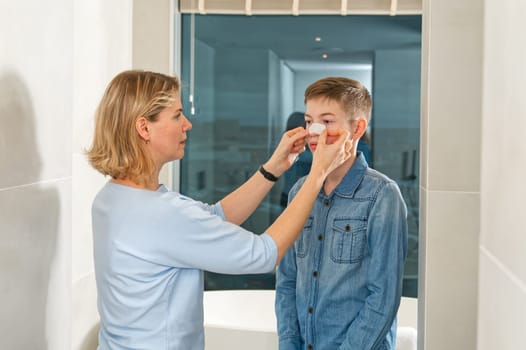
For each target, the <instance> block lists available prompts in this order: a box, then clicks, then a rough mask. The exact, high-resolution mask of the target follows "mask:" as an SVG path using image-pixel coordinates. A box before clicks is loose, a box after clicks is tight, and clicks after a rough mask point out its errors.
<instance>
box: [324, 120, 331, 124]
mask: <svg viewBox="0 0 526 350" xmlns="http://www.w3.org/2000/svg"><path fill="white" fill-rule="evenodd" d="M323 122H324V123H325V124H330V123H332V120H324V121H323Z"/></svg>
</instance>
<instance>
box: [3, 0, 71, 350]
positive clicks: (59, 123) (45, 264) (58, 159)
mask: <svg viewBox="0 0 526 350" xmlns="http://www.w3.org/2000/svg"><path fill="white" fill-rule="evenodd" d="M72 15H73V5H72V3H71V2H70V1H67V0H55V1H51V2H41V1H36V0H20V1H3V2H2V5H1V11H0V348H1V349H43V348H45V344H47V348H48V349H57V350H68V349H69V341H70V332H69V330H70V303H69V300H70V296H71V288H70V281H71V269H70V261H71V250H70V244H71V182H72V166H71V127H72V123H71V111H72V93H73V79H72V75H73V66H72V55H73V41H72V39H73V35H72V32H73V30H72V29H73V22H72ZM57 52H60V54H57Z"/></svg>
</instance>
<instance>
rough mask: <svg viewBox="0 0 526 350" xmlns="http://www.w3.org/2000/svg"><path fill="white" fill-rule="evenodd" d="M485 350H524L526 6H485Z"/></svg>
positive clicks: (481, 336)
mask: <svg viewBox="0 0 526 350" xmlns="http://www.w3.org/2000/svg"><path fill="white" fill-rule="evenodd" d="M484 11H485V13H486V16H485V38H484V94H483V101H484V102H483V110H482V115H483V124H482V163H481V167H482V169H481V207H480V208H481V228H480V233H481V236H480V251H479V257H480V286H479V321H478V326H479V329H478V349H479V350H493V349H499V350H508V349H510V350H511V349H523V348H525V345H524V330H525V324H526V225H525V224H524V209H525V208H526V206H525V205H524V200H525V198H526V184H525V180H524V179H525V178H526V177H525V173H526V143H525V142H524V135H526V103H525V96H526V87H525V85H524V81H526V69H525V67H524V62H526V45H524V43H525V41H524V32H525V31H526V23H525V22H524V13H526V2H524V1H513V0H486V1H485V9H484Z"/></svg>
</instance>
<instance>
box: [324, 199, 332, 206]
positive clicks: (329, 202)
mask: <svg viewBox="0 0 526 350" xmlns="http://www.w3.org/2000/svg"><path fill="white" fill-rule="evenodd" d="M323 204H325V206H326V207H328V206H329V205H331V201H330V200H328V199H326V200H325V202H323Z"/></svg>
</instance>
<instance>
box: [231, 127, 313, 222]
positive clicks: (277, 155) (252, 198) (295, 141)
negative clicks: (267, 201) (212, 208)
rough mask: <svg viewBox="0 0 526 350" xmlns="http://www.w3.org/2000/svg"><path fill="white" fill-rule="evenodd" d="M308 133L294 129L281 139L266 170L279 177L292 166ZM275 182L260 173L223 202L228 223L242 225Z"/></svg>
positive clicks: (303, 145) (300, 129) (301, 129)
mask: <svg viewBox="0 0 526 350" xmlns="http://www.w3.org/2000/svg"><path fill="white" fill-rule="evenodd" d="M305 136H306V132H305V129H303V128H302V127H298V128H296V129H292V130H290V131H288V132H286V133H285V134H283V137H282V138H281V141H280V143H279V145H278V147H276V150H275V151H274V153H273V154H272V156H271V157H270V159H269V160H268V161H267V162H266V163H265V164H264V165H263V167H264V168H265V170H267V171H268V172H270V173H272V174H273V175H275V176H277V177H279V176H281V174H283V173H284V172H285V171H286V170H287V169H288V168H290V166H291V165H292V164H291V162H290V161H289V160H288V156H289V154H290V153H298V152H301V151H302V150H303V149H304V147H305V140H304V138H305ZM274 183H275V182H272V181H269V180H267V179H265V177H263V175H262V174H261V173H260V172H259V171H258V172H256V173H255V174H254V175H252V177H251V178H250V179H248V180H247V181H246V182H245V183H244V184H243V185H241V186H240V187H239V188H238V189H236V190H235V191H234V192H232V193H230V194H229V195H227V196H226V197H225V198H223V199H222V200H221V207H222V208H223V212H224V214H225V217H226V219H227V221H229V222H231V223H234V224H236V225H240V224H242V223H243V222H244V221H245V220H246V219H247V218H248V217H249V216H250V215H251V214H252V213H253V212H254V210H256V208H257V207H258V205H259V203H261V201H262V200H263V198H265V196H266V195H267V193H268V192H269V191H270V189H271V188H272V186H273V185H274Z"/></svg>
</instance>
